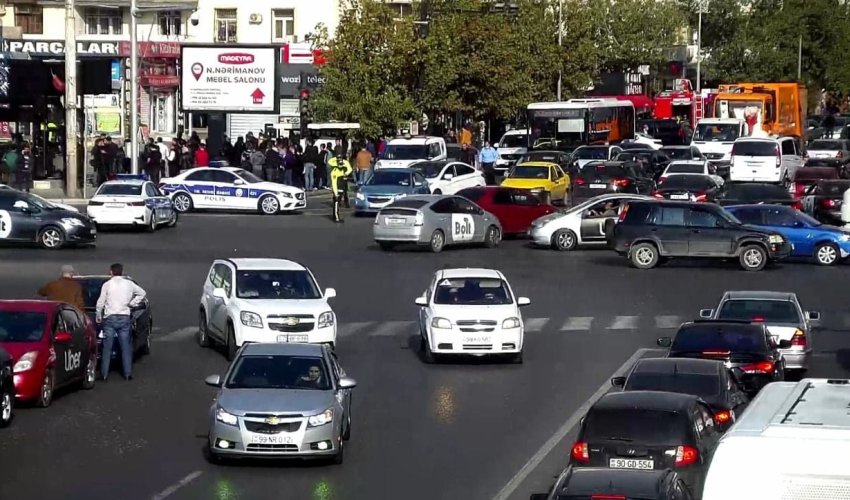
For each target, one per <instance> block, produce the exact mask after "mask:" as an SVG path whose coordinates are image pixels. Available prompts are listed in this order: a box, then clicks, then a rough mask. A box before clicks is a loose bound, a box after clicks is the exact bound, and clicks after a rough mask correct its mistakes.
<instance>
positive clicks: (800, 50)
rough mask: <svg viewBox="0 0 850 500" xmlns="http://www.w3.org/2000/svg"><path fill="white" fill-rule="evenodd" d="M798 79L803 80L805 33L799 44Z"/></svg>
mask: <svg viewBox="0 0 850 500" xmlns="http://www.w3.org/2000/svg"><path fill="white" fill-rule="evenodd" d="M797 81H798V82H802V81H803V35H800V43H799V45H798V46H797Z"/></svg>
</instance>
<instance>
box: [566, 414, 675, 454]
mask: <svg viewBox="0 0 850 500" xmlns="http://www.w3.org/2000/svg"><path fill="white" fill-rule="evenodd" d="M584 424H585V425H584V432H583V435H582V438H583V440H584V441H586V442H588V443H592V444H595V443H599V442H600V441H617V442H620V443H635V444H639V445H680V444H682V443H687V442H689V441H690V439H689V438H690V434H691V433H690V431H689V426H688V419H687V418H686V417H685V416H684V415H683V414H677V413H672V412H667V411H658V410H649V409H638V408H617V409H605V410H591V411H590V412H588V414H587V417H586V419H585V423H584Z"/></svg>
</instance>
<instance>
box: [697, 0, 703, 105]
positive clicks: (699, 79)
mask: <svg viewBox="0 0 850 500" xmlns="http://www.w3.org/2000/svg"><path fill="white" fill-rule="evenodd" d="M697 18H698V21H697V95H699V94H700V90H702V73H701V71H702V2H700V4H699V14H698V16H697Z"/></svg>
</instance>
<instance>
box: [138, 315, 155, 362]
mask: <svg viewBox="0 0 850 500" xmlns="http://www.w3.org/2000/svg"><path fill="white" fill-rule="evenodd" d="M151 335H153V320H151V321H150V322H149V323H148V331H147V333H145V343H144V345H142V348H141V349H139V354H141V355H142V356H150V354H151V340H152V339H151Z"/></svg>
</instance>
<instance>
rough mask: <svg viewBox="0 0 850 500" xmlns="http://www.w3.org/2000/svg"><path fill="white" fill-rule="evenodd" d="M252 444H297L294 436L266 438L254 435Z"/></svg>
mask: <svg viewBox="0 0 850 500" xmlns="http://www.w3.org/2000/svg"><path fill="white" fill-rule="evenodd" d="M251 443H252V444H295V439H293V438H292V436H286V435H284V436H266V435H264V434H252V435H251Z"/></svg>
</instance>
